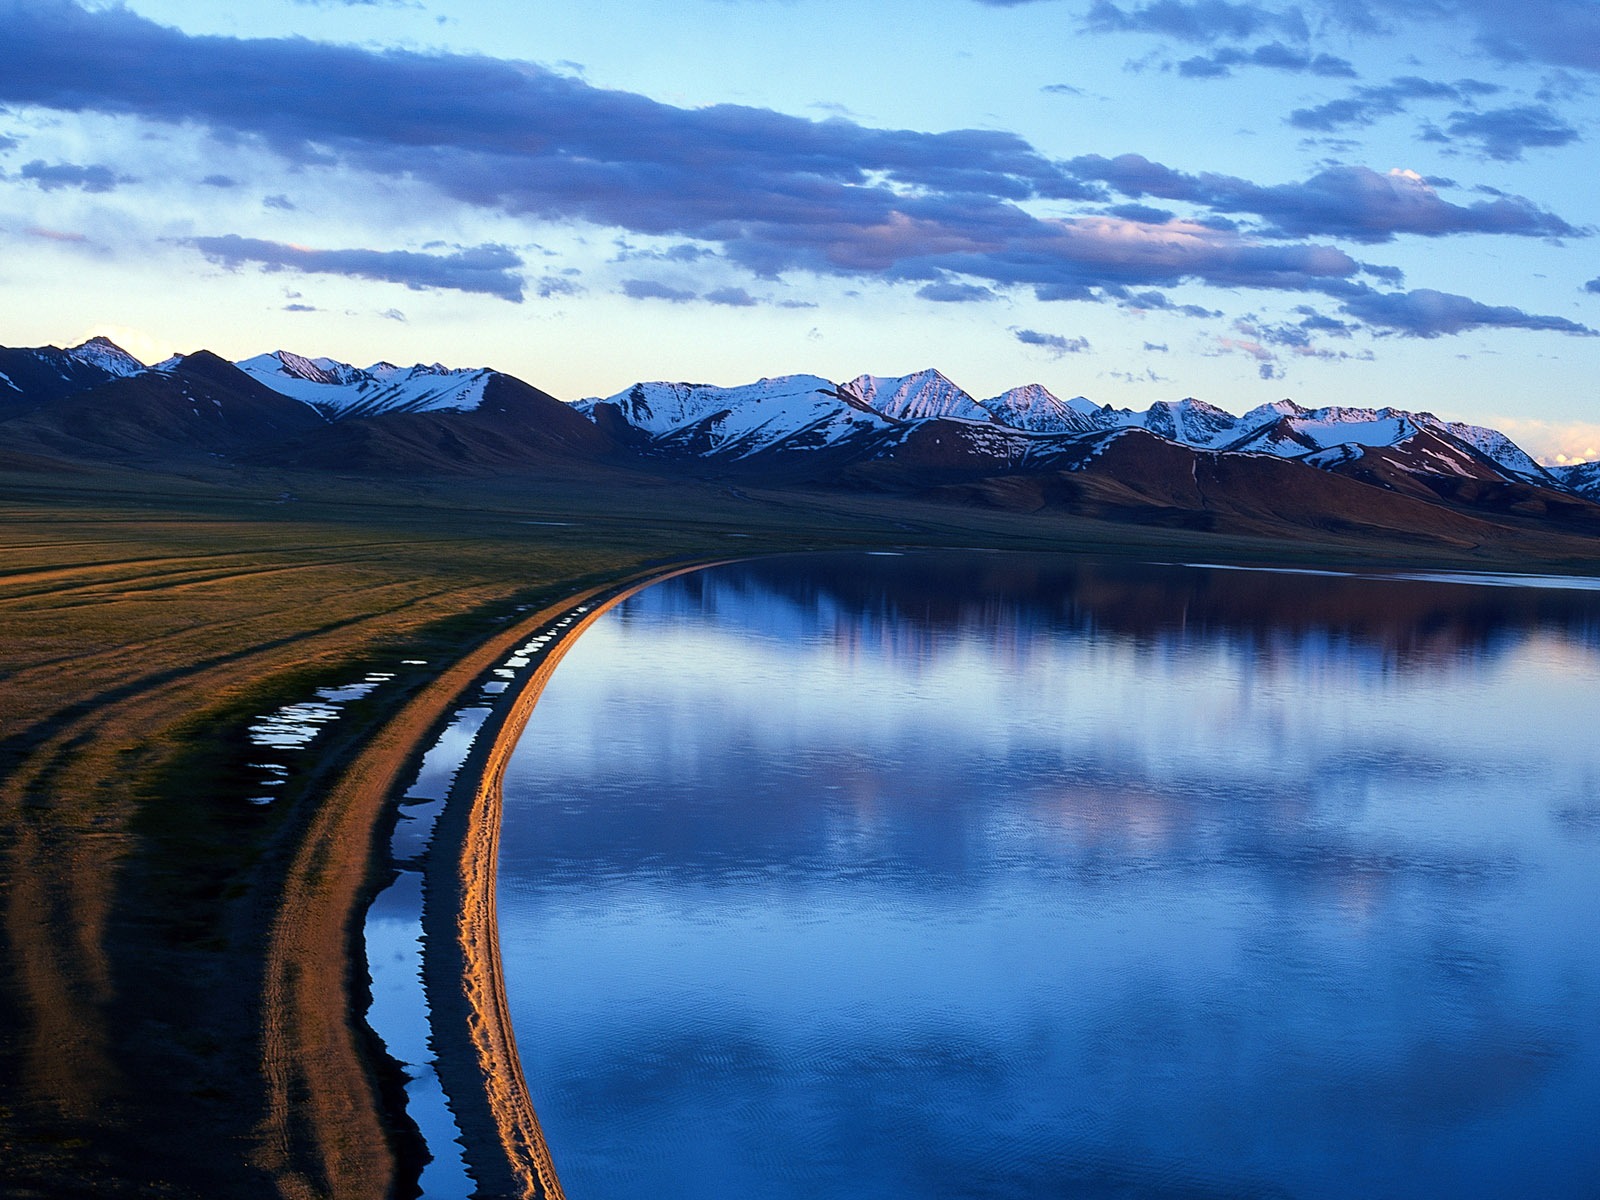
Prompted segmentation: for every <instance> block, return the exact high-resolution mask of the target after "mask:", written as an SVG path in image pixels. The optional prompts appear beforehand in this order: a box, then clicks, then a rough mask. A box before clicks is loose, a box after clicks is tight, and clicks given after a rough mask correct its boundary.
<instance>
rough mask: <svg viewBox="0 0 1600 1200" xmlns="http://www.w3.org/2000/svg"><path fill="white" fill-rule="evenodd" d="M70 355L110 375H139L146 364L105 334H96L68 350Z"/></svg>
mask: <svg viewBox="0 0 1600 1200" xmlns="http://www.w3.org/2000/svg"><path fill="white" fill-rule="evenodd" d="M67 354H68V356H69V357H71V358H74V359H76V360H77V361H78V362H81V363H88V364H89V365H90V366H94V367H99V368H100V369H101V370H102V371H104V372H105V373H106V374H108V375H114V376H123V375H137V374H138V373H139V372H140V371H143V370H144V369H145V365H144V364H143V363H142V362H140V361H139V360H138V359H137V358H135V357H134V356H133V355H131V354H129V353H128V352H127V351H126V350H124V349H123V348H122V347H121V346H119V345H117V344H116V343H115V342H113V341H112V340H111V339H110V338H108V337H106V336H105V335H104V334H99V333H97V334H95V336H94V337H92V338H89V339H88V340H87V341H84V342H81V343H80V344H78V345H76V346H73V347H72V348H71V349H70V350H68V351H67Z"/></svg>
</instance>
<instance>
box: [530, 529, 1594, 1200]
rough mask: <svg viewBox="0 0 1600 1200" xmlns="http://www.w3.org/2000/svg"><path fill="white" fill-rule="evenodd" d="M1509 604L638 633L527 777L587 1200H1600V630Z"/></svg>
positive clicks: (939, 597) (578, 662) (782, 622)
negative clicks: (1049, 1199)
mask: <svg viewBox="0 0 1600 1200" xmlns="http://www.w3.org/2000/svg"><path fill="white" fill-rule="evenodd" d="M1506 582H1508V581H1506V580H1488V581H1475V582H1472V583H1464V582H1458V581H1455V580H1452V579H1450V578H1448V577H1431V578H1356V577H1351V576H1342V575H1334V574H1320V573H1311V572H1306V573H1293V572H1270V571H1247V570H1237V569H1224V568H1220V567H1203V566H1182V565H1172V566H1155V565H1138V564H1127V563H1122V564H1118V563H1096V562H1085V561H1082V560H1078V559H1073V558H1068V557H1053V556H1018V555H1000V554H986V553H979V552H973V553H962V554H956V553H937V554H935V553H926V554H922V553H917V554H906V555H899V556H895V555H868V554H860V555H828V556H807V557H799V556H796V557H788V558H780V559H771V560H763V561H753V562H746V563H739V564H733V565H728V566H721V567H716V568H712V569H708V570H705V571H701V572H698V573H695V574H691V575H686V576H682V577H679V578H675V579H671V580H668V581H666V582H663V583H661V584H658V585H656V586H654V587H652V588H650V589H648V590H646V591H644V592H642V593H640V594H639V595H637V596H635V597H633V598H632V599H630V600H628V601H626V602H625V603H623V604H622V605H621V606H619V607H618V608H616V609H614V610H612V611H611V612H610V613H608V614H606V616H605V617H604V618H602V619H601V620H600V621H599V622H598V623H597V624H596V625H595V626H594V627H593V628H592V629H591V630H589V631H588V632H587V633H585V634H584V635H583V636H582V638H581V639H580V640H579V641H578V643H577V644H576V646H575V647H574V648H573V649H572V650H571V651H570V653H569V654H568V656H567V657H566V659H565V660H564V661H563V662H562V664H561V666H560V668H559V669H558V670H557V671H556V673H555V676H554V678H553V679H552V680H551V682H550V684H549V686H548V687H547V689H546V691H545V693H544V696H543V698H542V699H541V700H540V702H539V705H538V707H537V709H536V710H535V711H534V714H533V717H532V719H531V721H530V722H529V724H528V727H527V730H526V732H525V733H524V734H523V736H522V739H521V742H520V744H519V746H518V748H517V753H516V756H515V759H514V761H513V763H512V765H511V768H510V770H509V772H508V775H507V779H506V798H505V799H506V803H505V816H504V826H503V841H502V847H501V862H500V880H499V896H500V901H499V904H500V934H501V945H502V951H503V956H504V963H505V970H506V988H507V992H508V994H509V999H510V1005H511V1011H512V1016H513V1020H514V1023H515V1028H516V1036H517V1041H518V1047H519V1050H520V1054H521V1057H522V1061H523V1064H524V1068H525V1071H526V1075H527V1078H528V1084H529V1087H530V1089H531V1091H532V1093H533V1098H534V1102H535V1105H536V1107H537V1108H538V1111H539V1115H540V1119H541V1121H542V1123H543V1126H544V1130H545V1133H546V1135H547V1138H548V1141H549V1144H550V1147H551V1150H552V1153H553V1155H554V1158H555V1162H556V1166H557V1168H558V1170H559V1171H560V1173H561V1177H562V1183H563V1185H564V1187H565V1189H566V1192H567V1194H568V1196H569V1197H570V1198H571V1200H632V1198H636V1197H637V1198H640V1200H643V1198H645V1197H649V1198H650V1200H663V1198H677V1197H682V1198H684V1200H688V1198H691V1197H692V1198H695V1200H705V1198H708V1197H710V1198H720V1197H732V1198H739V1200H758V1198H772V1200H778V1198H791V1197H792V1198H797V1200H798V1198H799V1197H806V1198H808V1200H810V1198H814V1197H816V1196H818V1195H836V1196H843V1197H850V1198H852V1200H868V1198H890V1197H894V1198H920V1197H1016V1198H1022V1197H1030V1198H1031V1197H1040V1196H1073V1197H1099V1196H1107V1197H1110V1196H1115V1197H1145V1196H1149V1197H1186V1198H1199V1197H1289V1196H1292V1197H1339V1198H1341V1200H1342V1198H1345V1197H1350V1196H1363V1197H1381V1196H1395V1197H1411V1196H1417V1195H1440V1196H1443V1195H1448V1196H1451V1197H1457V1198H1459V1197H1505V1196H1512V1195H1538V1196H1544V1197H1553V1196H1594V1195H1596V1194H1597V1186H1600V1185H1597V1183H1596V1181H1597V1180H1600V1138H1597V1137H1596V1136H1595V1130H1596V1129H1600V951H1597V949H1596V947H1597V945H1600V942H1597V935H1600V739H1597V738H1596V736H1595V730H1594V726H1595V720H1596V715H1597V714H1600V592H1596V591H1593V590H1583V589H1582V587H1581V586H1570V585H1560V586H1532V587H1512V586H1501V585H1502V584H1504V583H1506ZM1535 582H1538V581H1535ZM1578 582H1579V584H1580V585H1581V584H1582V583H1583V582H1584V581H1578Z"/></svg>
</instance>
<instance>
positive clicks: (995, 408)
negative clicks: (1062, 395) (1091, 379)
mask: <svg viewBox="0 0 1600 1200" xmlns="http://www.w3.org/2000/svg"><path fill="white" fill-rule="evenodd" d="M979 403H980V404H982V405H983V409H984V411H985V412H987V413H988V414H989V416H990V418H991V419H993V420H994V421H995V422H997V423H998V424H1001V425H1008V426H1010V427H1011V428H1012V429H1026V430H1027V431H1028V432H1030V433H1092V432H1094V431H1095V430H1097V429H1101V428H1103V426H1102V425H1100V424H1099V422H1098V420H1097V419H1096V417H1097V414H1098V413H1099V412H1100V407H1099V406H1098V405H1096V404H1095V403H1094V402H1093V401H1090V400H1085V399H1084V398H1083V397H1082V396H1074V397H1073V398H1072V399H1071V400H1059V399H1057V398H1056V397H1055V396H1054V395H1053V394H1052V393H1051V391H1050V389H1049V388H1047V387H1045V386H1044V385H1043V384H1038V383H1029V384H1025V385H1024V386H1022V387H1015V388H1011V389H1010V390H1009V391H1005V392H1001V393H1000V394H999V395H998V396H994V397H992V398H991V399H988V400H980V401H979Z"/></svg>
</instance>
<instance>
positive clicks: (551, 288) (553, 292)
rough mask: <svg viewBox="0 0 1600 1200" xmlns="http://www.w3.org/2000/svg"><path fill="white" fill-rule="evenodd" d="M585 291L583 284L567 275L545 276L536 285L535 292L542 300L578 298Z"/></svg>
mask: <svg viewBox="0 0 1600 1200" xmlns="http://www.w3.org/2000/svg"><path fill="white" fill-rule="evenodd" d="M583 290H584V289H583V285H582V284H580V283H578V282H577V281H576V280H573V279H570V278H568V277H567V276H565V275H545V276H542V277H541V278H540V279H539V282H538V283H536V284H535V285H534V292H535V294H536V295H537V296H538V297H539V299H541V300H549V299H551V298H552V297H555V296H576V295H578V294H579V293H581V292H582V291H583Z"/></svg>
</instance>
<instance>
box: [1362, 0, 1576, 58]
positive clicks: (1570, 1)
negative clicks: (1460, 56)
mask: <svg viewBox="0 0 1600 1200" xmlns="http://www.w3.org/2000/svg"><path fill="white" fill-rule="evenodd" d="M1370 2H1371V3H1373V4H1374V6H1375V7H1376V8H1378V9H1380V10H1382V11H1386V12H1388V13H1390V14H1392V15H1394V16H1397V17H1400V18H1410V17H1415V18H1419V19H1429V18H1438V17H1441V16H1443V17H1455V18H1464V19H1466V20H1467V21H1468V22H1470V23H1471V24H1472V25H1473V26H1474V27H1475V29H1476V36H1477V41H1478V44H1479V45H1480V46H1481V47H1483V48H1484V49H1485V50H1486V51H1488V52H1489V53H1490V54H1492V55H1493V56H1494V57H1496V58H1498V59H1500V60H1501V61H1502V62H1508V63H1522V62H1535V63H1545V64H1548V65H1550V66H1557V67H1572V68H1575V69H1577V70H1580V71H1600V8H1597V7H1596V6H1595V5H1594V4H1593V3H1589V2H1587V0H1517V3H1515V4H1505V3H1502V2H1501V0H1454V2H1453V3H1448V4H1445V3H1437V2H1436V0H1421V2H1419V0H1370Z"/></svg>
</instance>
